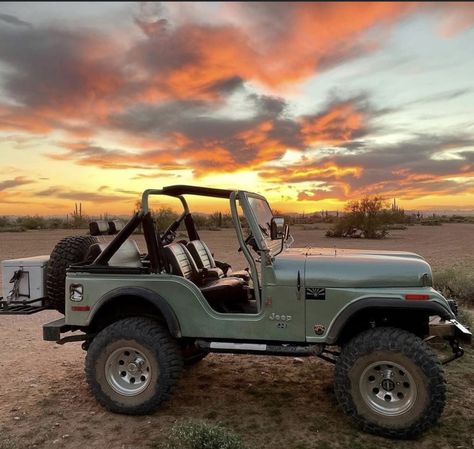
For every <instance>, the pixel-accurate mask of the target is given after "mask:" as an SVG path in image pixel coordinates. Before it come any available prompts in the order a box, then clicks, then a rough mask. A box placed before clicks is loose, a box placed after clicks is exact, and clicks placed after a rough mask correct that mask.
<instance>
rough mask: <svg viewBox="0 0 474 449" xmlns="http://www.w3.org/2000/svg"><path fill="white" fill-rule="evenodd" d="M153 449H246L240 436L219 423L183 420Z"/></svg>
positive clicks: (153, 446) (154, 445)
mask: <svg viewBox="0 0 474 449" xmlns="http://www.w3.org/2000/svg"><path fill="white" fill-rule="evenodd" d="M152 448H154V449H248V447H247V446H246V445H245V444H244V443H243V441H242V439H241V437H240V436H239V435H237V434H236V433H234V432H232V431H231V430H229V429H226V428H225V427H223V426H221V425H220V424H208V423H205V422H195V421H185V422H182V423H178V424H175V425H174V426H173V428H172V429H171V432H170V434H169V436H168V438H167V441H166V442H164V443H156V444H153V445H152Z"/></svg>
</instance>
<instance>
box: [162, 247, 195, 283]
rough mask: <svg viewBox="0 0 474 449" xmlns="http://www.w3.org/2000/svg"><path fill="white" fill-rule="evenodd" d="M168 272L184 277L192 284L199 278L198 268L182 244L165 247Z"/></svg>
mask: <svg viewBox="0 0 474 449" xmlns="http://www.w3.org/2000/svg"><path fill="white" fill-rule="evenodd" d="M164 250H165V256H166V261H167V265H168V267H169V269H168V271H169V272H171V273H172V274H176V275H177V276H183V277H184V278H186V279H189V280H190V281H191V282H195V281H196V280H197V278H198V273H199V270H198V267H197V266H196V264H195V262H194V260H193V258H192V257H191V254H189V251H188V250H187V249H186V247H185V246H184V245H183V244H182V243H171V244H170V245H167V246H165V247H164Z"/></svg>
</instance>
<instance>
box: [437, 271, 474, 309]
mask: <svg viewBox="0 0 474 449" xmlns="http://www.w3.org/2000/svg"><path fill="white" fill-rule="evenodd" d="M433 281H434V287H435V288H436V290H439V291H440V292H441V293H442V294H443V296H446V297H447V298H455V299H458V300H460V301H461V302H462V303H464V304H466V305H469V306H474V273H470V272H469V273H467V272H465V271H461V270H459V269H454V268H450V269H448V270H444V271H439V272H436V273H435V274H434V275H433Z"/></svg>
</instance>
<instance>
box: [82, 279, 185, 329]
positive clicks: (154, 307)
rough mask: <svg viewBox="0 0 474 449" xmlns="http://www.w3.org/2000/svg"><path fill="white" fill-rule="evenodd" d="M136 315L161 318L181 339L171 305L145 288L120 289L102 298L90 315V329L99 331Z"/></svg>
mask: <svg viewBox="0 0 474 449" xmlns="http://www.w3.org/2000/svg"><path fill="white" fill-rule="evenodd" d="M135 314H136V315H139V316H150V317H155V318H160V319H162V320H163V321H165V322H166V325H167V327H168V330H169V332H170V334H171V335H172V336H173V337H176V338H180V337H181V329H180V326H179V322H178V319H177V317H176V314H175V313H174V311H173V309H172V308H171V306H170V305H169V303H168V302H167V301H166V300H165V299H164V298H163V297H162V296H161V295H160V294H158V293H156V292H154V291H152V290H149V289H147V288H143V287H119V288H116V289H114V290H111V291H110V292H108V293H106V294H105V295H104V296H102V297H101V298H100V299H99V301H98V302H97V303H96V305H95V307H94V308H93V310H92V312H91V314H90V317H89V323H90V324H89V328H90V329H91V330H93V331H94V330H96V331H98V330H100V329H102V328H103V327H105V326H107V325H109V324H111V323H112V322H114V321H116V320H118V319H121V318H128V317H130V316H133V315H135Z"/></svg>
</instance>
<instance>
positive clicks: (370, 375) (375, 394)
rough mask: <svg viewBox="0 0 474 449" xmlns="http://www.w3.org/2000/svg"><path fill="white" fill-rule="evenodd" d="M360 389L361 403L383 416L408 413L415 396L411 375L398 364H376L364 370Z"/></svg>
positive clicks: (384, 362)
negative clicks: (362, 401)
mask: <svg viewBox="0 0 474 449" xmlns="http://www.w3.org/2000/svg"><path fill="white" fill-rule="evenodd" d="M359 389H360V393H361V396H362V399H363V400H364V402H365V403H366V404H367V405H368V406H369V407H370V409H371V410H373V411H374V412H376V413H378V414H380V415H383V416H398V415H402V414H403V413H406V412H407V411H408V410H410V409H411V408H412V407H413V405H414V403H415V401H416V397H417V388H416V384H415V381H414V379H413V376H412V375H411V374H410V372H409V371H408V370H407V369H406V368H405V367H404V366H402V365H400V364H399V363H395V362H390V361H380V362H375V363H372V364H370V365H369V366H367V368H365V370H364V371H363V373H362V375H361V377H360V381H359Z"/></svg>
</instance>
